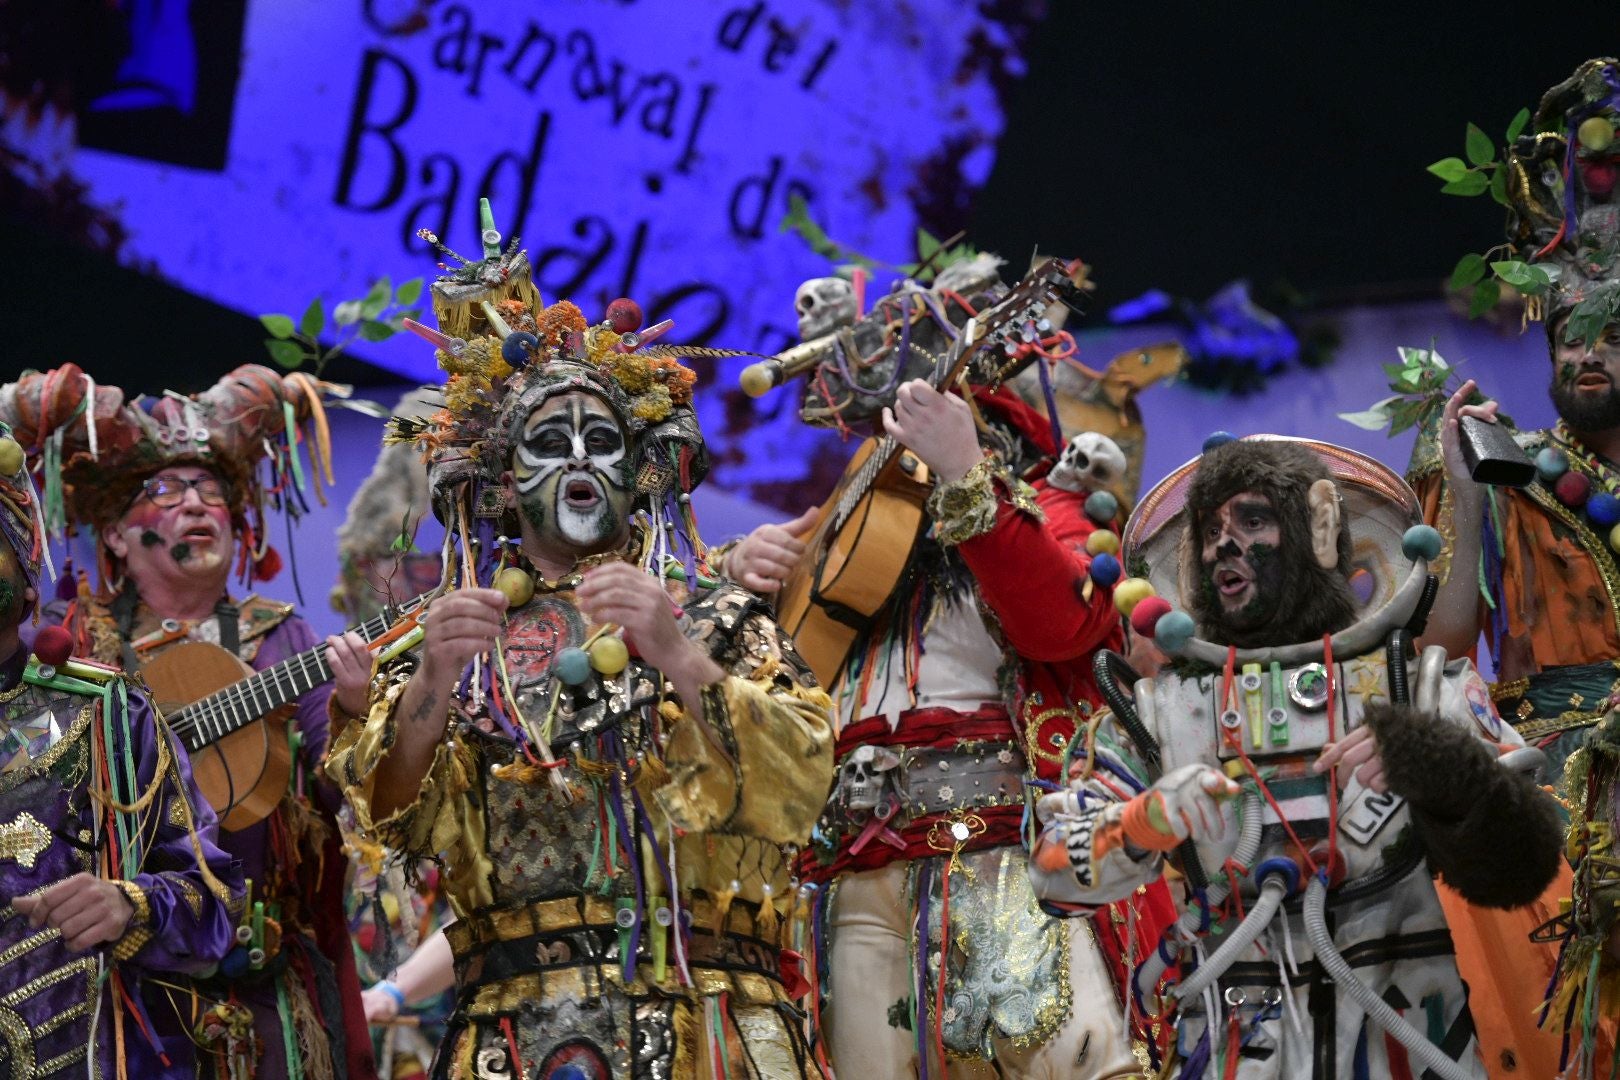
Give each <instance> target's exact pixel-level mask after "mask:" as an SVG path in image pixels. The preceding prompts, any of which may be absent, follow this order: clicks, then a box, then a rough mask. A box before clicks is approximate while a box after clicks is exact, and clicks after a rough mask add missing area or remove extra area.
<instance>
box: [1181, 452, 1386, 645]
mask: <svg viewBox="0 0 1620 1080" xmlns="http://www.w3.org/2000/svg"><path fill="white" fill-rule="evenodd" d="M1328 480H1331V477H1330V476H1329V474H1328V470H1327V466H1325V465H1324V464H1323V463H1322V462H1321V460H1320V459H1318V458H1317V456H1316V455H1315V454H1313V453H1312V452H1311V451H1309V450H1307V449H1305V448H1304V447H1302V446H1299V445H1297V444H1293V443H1285V442H1271V441H1259V440H1255V441H1250V440H1239V441H1236V442H1231V443H1227V444H1225V445H1223V446H1220V447H1217V448H1216V449H1214V450H1211V451H1209V452H1208V453H1206V454H1205V455H1204V457H1203V459H1202V460H1201V462H1200V464H1199V467H1198V473H1197V475H1196V476H1195V477H1194V479H1193V483H1192V486H1191V488H1190V489H1189V491H1188V494H1187V510H1188V521H1187V528H1188V530H1189V533H1188V536H1187V543H1186V544H1184V546H1183V552H1184V558H1185V560H1186V562H1185V564H1184V572H1183V580H1184V581H1187V582H1189V583H1190V584H1191V586H1192V587H1191V592H1192V596H1191V598H1190V600H1189V606H1190V608H1191V614H1192V616H1193V617H1194V619H1196V620H1197V622H1198V626H1199V631H1200V634H1201V635H1202V636H1203V637H1204V638H1205V639H1206V640H1209V641H1212V642H1214V643H1215V644H1217V645H1235V646H1237V647H1238V648H1240V649H1260V648H1268V647H1273V646H1278V645H1292V644H1294V643H1295V642H1300V641H1311V640H1313V639H1315V638H1319V637H1321V636H1322V635H1323V634H1325V633H1334V632H1336V631H1338V630H1342V629H1343V628H1344V627H1346V626H1348V625H1350V623H1351V622H1353V621H1354V620H1355V610H1356V609H1355V599H1354V597H1353V596H1352V594H1351V592H1350V585H1349V576H1350V534H1349V529H1348V528H1346V527H1344V526H1343V525H1342V523H1341V522H1340V521H1339V518H1338V515H1337V513H1336V493H1335V492H1334V489H1333V488H1332V485H1331V484H1329V483H1323V481H1328ZM1319 483H1320V486H1321V487H1322V488H1324V489H1326V490H1327V494H1324V495H1323V496H1322V497H1323V498H1325V499H1326V500H1327V501H1328V502H1331V503H1335V513H1334V514H1333V515H1332V521H1331V529H1332V533H1331V534H1325V535H1324V537H1323V538H1322V540H1323V544H1322V555H1323V557H1322V558H1319V555H1318V548H1317V545H1316V540H1315V538H1314V537H1313V529H1314V528H1316V527H1317V525H1318V524H1319V522H1318V518H1319V517H1320V515H1319V513H1318V509H1319V508H1317V507H1313V504H1312V499H1313V495H1312V486H1313V485H1316V484H1319ZM1322 520H1323V521H1325V519H1322ZM1324 558H1325V561H1327V562H1328V563H1330V564H1331V565H1328V566H1324V565H1323V564H1322V563H1323V559H1324Z"/></svg>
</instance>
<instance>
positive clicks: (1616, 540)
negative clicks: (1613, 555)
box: [1609, 525, 1620, 551]
mask: <svg viewBox="0 0 1620 1080" xmlns="http://www.w3.org/2000/svg"><path fill="white" fill-rule="evenodd" d="M1609 550H1611V551H1620V525H1616V526H1615V527H1614V528H1612V529H1610V530H1609Z"/></svg>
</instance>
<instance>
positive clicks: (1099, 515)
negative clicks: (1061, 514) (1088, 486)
mask: <svg viewBox="0 0 1620 1080" xmlns="http://www.w3.org/2000/svg"><path fill="white" fill-rule="evenodd" d="M1117 513H1119V499H1117V498H1116V497H1115V496H1114V493H1113V492H1112V491H1093V492H1092V493H1091V494H1090V495H1088V496H1087V497H1086V517H1088V518H1090V519H1091V520H1092V521H1095V522H1096V523H1097V524H1099V525H1105V524H1107V523H1108V522H1110V521H1113V520H1114V515H1115V514H1117Z"/></svg>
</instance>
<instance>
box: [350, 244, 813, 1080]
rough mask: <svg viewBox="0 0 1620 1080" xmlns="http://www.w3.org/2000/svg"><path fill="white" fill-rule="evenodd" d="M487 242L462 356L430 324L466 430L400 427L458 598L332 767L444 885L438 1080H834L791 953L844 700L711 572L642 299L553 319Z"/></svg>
mask: <svg viewBox="0 0 1620 1080" xmlns="http://www.w3.org/2000/svg"><path fill="white" fill-rule="evenodd" d="M492 233H494V230H493V228H488V229H487V230H486V233H485V236H486V249H485V258H484V259H483V260H482V261H481V262H479V263H476V264H469V265H468V266H466V267H464V268H463V270H462V271H461V272H460V273H459V274H457V275H452V276H451V277H449V278H443V279H441V280H440V281H439V282H437V283H436V284H435V285H434V288H433V300H434V308H435V314H436V315H437V317H438V322H439V327H440V331H439V332H435V331H431V330H427V329H426V328H422V327H416V326H414V324H413V329H415V330H416V332H418V333H420V334H422V335H423V336H425V337H428V338H429V339H430V340H432V341H433V342H434V343H435V344H437V345H438V346H439V347H440V354H439V356H440V364H441V366H443V367H444V368H445V369H446V370H447V371H448V372H449V373H450V378H449V380H448V382H447V383H446V385H445V388H444V399H445V402H446V409H445V410H444V412H443V413H441V414H439V415H438V416H437V417H435V418H434V419H432V420H430V421H428V422H426V423H410V422H406V423H403V424H399V425H396V434H397V436H398V437H402V438H405V439H408V440H413V441H414V440H421V441H423V442H424V443H425V445H427V446H428V447H430V448H431V469H432V471H431V478H432V480H431V485H432V489H433V493H434V504H435V508H436V510H437V512H438V513H439V515H440V516H441V518H442V519H443V520H444V521H445V522H446V523H447V525H448V527H449V529H450V533H451V540H450V542H449V545H448V550H449V551H450V552H452V555H453V557H452V560H451V562H452V567H451V573H453V574H455V575H457V576H458V577H459V587H458V588H456V589H454V590H453V591H447V592H445V593H444V594H443V595H441V596H439V597H438V598H436V599H434V600H432V601H431V603H430V605H429V607H428V610H427V613H426V623H425V639H424V641H423V646H422V650H421V656H422V660H421V663H420V665H419V666H415V667H414V669H411V668H410V667H408V666H395V667H391V668H388V669H385V670H384V672H383V674H382V676H381V677H380V678H379V680H378V682H377V683H376V684H375V686H376V688H377V694H376V697H375V698H374V701H373V704H372V708H371V713H370V716H369V718H368V720H367V721H366V723H365V724H364V725H357V726H356V727H354V728H352V729H351V730H350V731H347V732H345V733H344V735H343V736H342V737H341V738H340V739H339V741H338V744H337V746H336V748H335V749H334V752H333V754H332V758H331V761H330V763H329V766H328V768H329V772H330V774H331V775H332V776H333V777H334V778H336V779H338V780H339V782H340V783H341V784H342V785H343V787H344V789H345V791H346V794H347V795H348V798H349V800H350V802H351V803H352V805H353V806H354V809H355V813H356V817H357V819H358V820H359V823H360V825H361V826H362V828H364V829H367V830H369V831H370V832H371V833H372V834H373V835H374V836H375V837H376V838H377V839H379V840H380V841H381V842H383V843H385V844H387V845H388V846H390V847H392V848H395V849H396V850H398V851H400V852H402V853H403V854H405V855H406V856H407V857H413V858H423V857H436V858H439V859H441V860H443V864H444V866H445V875H444V878H443V881H444V883H445V887H446V889H447V891H448V894H449V899H450V902H451V906H452V908H453V909H454V911H455V914H456V922H455V923H454V924H453V925H451V926H450V927H449V928H448V930H447V931H446V937H447V938H448V940H449V943H450V947H451V951H452V953H453V954H454V957H455V966H456V1005H455V1010H454V1012H453V1014H452V1016H451V1019H450V1023H449V1030H448V1033H447V1036H446V1040H445V1042H444V1043H443V1044H442V1045H441V1047H440V1049H439V1054H438V1057H437V1059H436V1061H435V1064H434V1067H433V1075H434V1076H436V1077H448V1076H454V1077H467V1076H472V1075H475V1070H476V1075H483V1076H529V1077H534V1076H538V1077H593V1078H595V1077H603V1078H605V1077H610V1076H611V1077H631V1076H635V1077H642V1076H647V1077H651V1076H673V1077H681V1078H689V1077H697V1076H703V1077H711V1076H719V1075H731V1076H739V1077H740V1076H770V1077H809V1076H819V1075H821V1070H820V1069H819V1067H818V1066H817V1064H816V1062H815V1060H814V1059H813V1057H812V1055H811V1052H810V1049H809V1046H808V1044H807V1042H806V1041H805V1036H804V1033H803V1030H802V1021H803V1014H802V1013H801V1012H800V1011H799V1009H798V1008H797V1006H796V1004H795V998H796V997H798V996H799V995H801V994H802V993H803V989H802V987H801V986H800V985H799V984H800V982H801V981H802V980H801V979H800V978H799V976H798V974H797V965H798V957H797V955H796V954H794V953H791V952H788V951H785V950H784V946H785V945H786V944H787V943H788V942H789V941H790V940H791V932H792V927H793V924H794V921H795V920H794V915H795V912H796V909H797V906H798V904H797V900H798V898H797V893H796V890H795V889H794V888H793V882H792V881H791V879H790V877H789V870H790V867H791V864H792V856H793V853H794V851H795V850H796V847H795V846H796V845H798V844H801V843H803V842H804V841H805V840H806V839H807V837H808V835H809V832H810V828H811V825H812V824H813V822H814V821H815V817H816V814H817V813H818V812H819V810H820V808H821V802H822V799H823V798H824V796H825V794H826V791H827V788H828V786H829V784H830V781H831V742H830V737H829V730H828V729H829V724H828V717H827V699H826V696H825V695H824V694H823V693H822V692H821V691H820V690H819V689H817V688H816V686H815V683H814V680H813V679H812V678H811V677H810V676H809V674H808V672H807V671H806V669H805V668H804V666H803V665H802V664H801V663H800V662H799V660H798V659H797V657H796V656H795V655H794V652H793V649H792V646H791V644H790V643H789V642H788V641H787V640H786V639H785V637H784V636H783V635H782V634H781V633H780V631H779V630H778V629H777V627H776V625H775V623H774V622H773V620H772V618H771V615H770V612H769V609H768V608H767V607H766V606H765V605H764V604H763V603H761V602H760V601H759V600H757V599H756V598H755V597H753V596H751V595H750V594H748V593H746V592H744V591H743V590H741V589H739V588H737V587H735V586H731V585H728V584H724V583H721V582H718V581H715V580H713V578H712V577H711V572H710V571H709V569H708V567H707V565H706V563H705V561H704V558H703V549H702V547H701V543H700V542H699V541H698V540H697V537H696V533H695V531H694V529H693V521H692V518H691V514H690V503H689V493H690V491H691V489H692V487H693V486H695V484H696V483H697V482H698V481H699V480H701V479H702V476H703V472H704V470H705V467H706V466H705V461H704V456H703V443H702V439H701V437H700V436H699V434H698V431H697V426H696V418H695V416H694V414H693V413H692V410H691V384H692V381H693V376H692V374H691V372H690V371H688V370H687V369H685V368H684V367H682V366H680V365H679V364H678V363H677V362H676V361H675V360H674V359H673V358H672V357H671V356H670V355H668V354H667V353H663V352H661V351H659V350H657V349H652V350H643V349H642V342H643V337H642V334H641V333H640V332H639V331H640V321H641V316H640V310H639V308H637V307H636V305H635V304H634V303H632V302H631V301H628V300H620V301H615V302H614V303H613V304H612V305H610V306H609V310H608V316H609V317H608V319H607V320H605V321H603V322H601V323H597V324H594V325H587V324H586V321H585V319H584V317H583V315H582V314H581V312H580V311H579V309H578V308H577V307H575V306H574V305H573V304H570V303H568V302H566V301H560V302H558V303H555V304H552V305H550V306H549V307H545V308H541V307H540V306H539V303H538V296H537V294H536V293H535V291H534V287H533V285H532V284H531V283H530V280H529V268H528V262H527V259H526V257H525V256H524V255H523V253H522V252H519V251H516V250H515V248H509V249H508V250H507V251H506V252H505V253H503V252H502V251H501V250H500V247H499V245H498V243H495V244H490V243H489V242H488V240H487V238H488V236H489V235H491V234H492ZM495 235H496V236H497V239H498V234H495ZM647 333H648V334H649V335H650V334H651V331H648V332H647ZM514 369H515V370H514ZM490 402H494V403H495V408H493V409H490V408H489V403H490ZM497 533H501V534H504V535H497ZM512 534H515V539H508V537H509V536H511V535H512ZM484 582H493V583H494V585H495V586H496V588H484V587H480V583H484Z"/></svg>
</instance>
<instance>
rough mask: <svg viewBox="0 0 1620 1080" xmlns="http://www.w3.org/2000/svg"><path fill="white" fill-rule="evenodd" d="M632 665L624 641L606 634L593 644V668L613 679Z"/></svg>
mask: <svg viewBox="0 0 1620 1080" xmlns="http://www.w3.org/2000/svg"><path fill="white" fill-rule="evenodd" d="M628 663H630V650H629V649H627V648H626V647H625V644H624V639H622V638H618V637H614V636H613V635H612V634H606V635H604V636H602V637H599V638H597V639H596V640H595V641H594V642H592V643H591V667H593V668H595V669H596V670H597V671H600V672H601V673H602V674H603V675H606V676H608V677H609V678H612V677H613V676H615V675H617V674H618V673H619V672H621V671H623V670H624V668H625V665H626V664H628Z"/></svg>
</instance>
